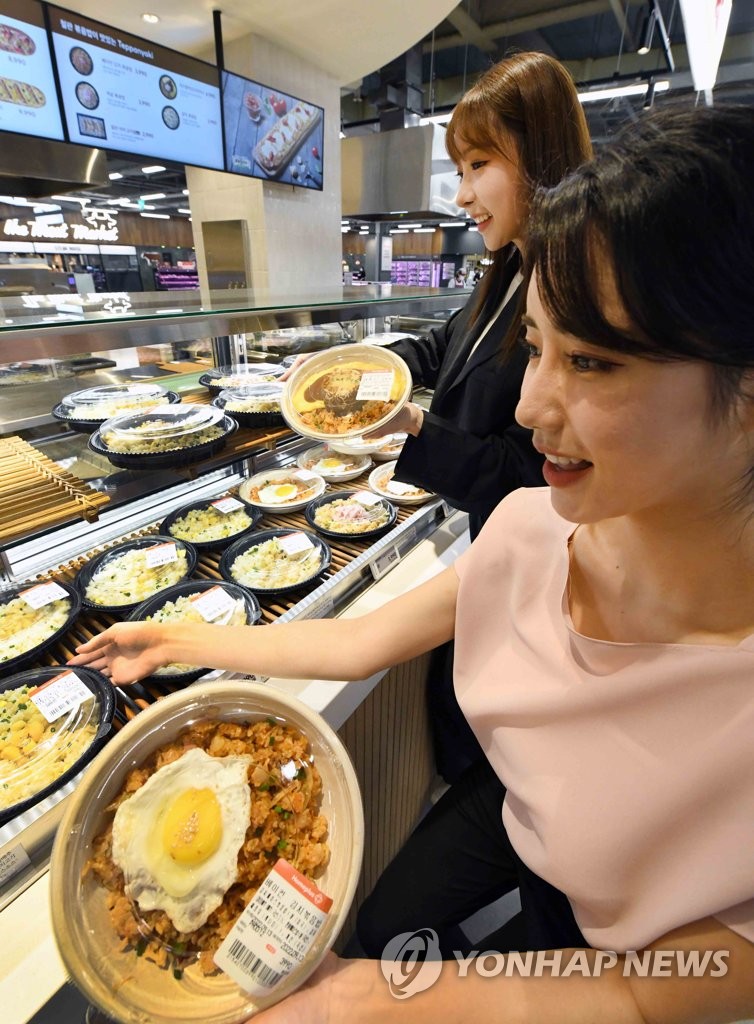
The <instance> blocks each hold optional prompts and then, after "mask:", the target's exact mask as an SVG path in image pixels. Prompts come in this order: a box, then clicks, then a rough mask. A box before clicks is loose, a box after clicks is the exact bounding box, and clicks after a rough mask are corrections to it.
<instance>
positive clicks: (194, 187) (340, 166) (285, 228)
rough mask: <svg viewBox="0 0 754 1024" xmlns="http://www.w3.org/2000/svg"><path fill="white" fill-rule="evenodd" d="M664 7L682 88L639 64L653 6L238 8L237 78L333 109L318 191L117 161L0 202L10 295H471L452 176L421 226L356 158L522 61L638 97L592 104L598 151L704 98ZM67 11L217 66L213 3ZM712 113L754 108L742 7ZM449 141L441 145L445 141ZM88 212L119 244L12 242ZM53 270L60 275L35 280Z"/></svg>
mask: <svg viewBox="0 0 754 1024" xmlns="http://www.w3.org/2000/svg"><path fill="white" fill-rule="evenodd" d="M656 2H657V7H658V8H659V11H660V13H661V14H662V16H663V21H664V24H665V26H666V28H667V33H668V36H669V41H670V50H671V53H672V59H673V62H674V70H673V71H670V70H669V68H668V64H667V59H666V55H665V52H664V49H663V45H662V39H661V33H660V32H659V31H658V30H655V31H654V33H653V37H652V39H651V40H650V41H649V49H648V51H647V52H645V53H640V52H638V51H639V50H640V49H641V48H642V43H643V42H644V43H646V42H647V40H646V39H645V38H644V37H645V35H646V24H647V16H648V13H649V7H650V5H649V4H648V3H647V2H642V0H586V2H584V0H582V2H576V3H554V2H553V0H549V2H548V0H509V2H506V3H502V2H500V0H464V2H463V3H461V4H453V3H449V2H442V0H423V2H419V3H413V4H411V5H409V7H408V9H407V7H406V5H401V4H398V3H383V4H381V5H379V9H378V10H374V11H372V12H369V11H367V12H365V11H364V10H361V9H360V10H358V11H356V10H355V9H353V5H348V4H344V3H342V2H340V0H326V2H323V3H320V4H318V5H317V7H316V9H313V10H310V11H309V12H308V13H307V15H306V17H305V18H304V17H303V16H302V13H301V8H300V5H299V4H297V3H295V2H287V3H278V4H276V5H265V9H264V11H255V10H253V9H251V7H250V5H247V4H244V3H242V2H237V3H228V4H226V5H224V6H223V11H222V29H223V37H224V48H225V66H226V67H227V68H228V69H229V70H232V71H235V72H237V73H239V74H242V75H246V76H248V77H253V78H255V79H256V80H258V81H263V82H265V83H266V84H269V86H270V88H271V89H276V88H277V89H280V90H283V91H285V92H287V93H289V94H293V95H300V96H304V97H306V98H307V99H310V100H311V101H313V102H315V103H317V104H320V105H321V106H323V107H324V109H325V125H326V138H325V147H324V148H325V154H326V159H325V161H324V168H325V174H324V184H323V189H322V191H321V192H316V191H310V190H307V189H302V188H295V187H292V186H287V185H279V184H276V183H267V182H261V181H258V180H255V179H245V178H242V177H240V176H238V175H229V174H223V173H221V172H218V171H207V170H201V169H198V168H194V167H184V166H182V165H166V164H165V162H164V161H161V162H160V163H159V164H157V163H156V162H154V163H152V162H150V161H148V160H145V159H140V158H137V157H130V156H128V157H126V156H124V157H122V158H119V157H118V156H117V155H113V154H108V157H107V165H108V174H109V181H108V183H107V184H106V185H103V186H101V187H97V188H90V189H87V190H84V191H80V192H75V193H68V194H60V195H53V196H51V197H45V198H43V199H26V198H25V197H23V196H16V195H13V196H10V195H3V196H0V293H4V294H20V293H22V292H24V291H26V292H29V291H31V292H45V291H79V292H91V291H97V292H137V291H166V290H170V291H173V290H176V291H182V290H186V289H197V288H199V287H200V286H203V287H207V288H209V287H210V286H214V287H218V286H220V287H223V286H224V287H238V286H240V285H246V286H247V287H250V288H251V289H252V290H253V291H254V292H255V294H257V295H260V294H264V293H267V294H270V293H274V294H277V295H284V294H290V293H292V292H296V291H299V292H300V291H302V290H307V291H312V290H315V289H317V288H330V287H333V286H336V285H338V284H340V282H341V281H345V282H346V283H351V282H354V283H358V282H359V281H360V280H367V281H379V280H382V281H388V280H392V281H393V282H395V283H400V284H416V285H422V286H424V285H426V286H439V287H447V285H448V283H449V282H450V281H451V280H452V278H453V275H454V272H455V270H457V269H458V268H463V269H464V270H466V271H467V279H468V280H469V281H471V279H472V278H473V277H474V276H475V272H476V273H478V272H483V270H484V266H485V253H484V250H483V245H482V242H481V239H480V238H479V236H478V233H477V232H476V230H475V227H474V225H473V224H472V223H470V222H467V221H466V220H465V218H464V217H463V214H462V212H461V211H458V210H457V209H456V208H455V207H454V205H453V204H452V202H450V201H449V197H451V196H452V171H453V169H452V167H451V166H450V164H449V162H447V161H446V162H445V166H442V167H441V171H442V172H443V175H444V177H445V179H446V184H445V186H444V191H443V196H442V197H441V198H440V201H439V202H438V201H437V200H438V196H434V201H433V200H432V198H430V201H429V202H427V203H426V205H427V206H429V207H431V208H428V209H419V208H418V200H417V206H415V208H412V209H407V210H402V211H399V210H398V209H397V208H396V207H391V209H374V208H373V207H374V205H375V204H374V202H372V203H371V206H370V203H369V202H367V201H366V200H365V197H364V196H363V195H361V194H360V193H359V190H358V188H356V189H355V188H354V185H355V182H354V176H355V174H358V171H354V166H355V165H354V163H353V158H352V157H350V158H349V157H348V154H349V152H351V153H353V152H354V151H355V150H358V157H357V159H359V160H363V159H368V158H369V153H370V152H372V150H369V149H363V150H362V149H360V148H359V146H360V143H358V142H354V140H358V139H360V138H361V140H362V142H363V139H364V137H365V136H366V137H368V136H374V135H375V134H383V133H385V132H393V133H394V132H396V131H405V130H410V129H416V128H418V127H419V126H422V125H432V124H433V123H437V122H442V121H443V120H444V119H447V116H448V114H449V112H450V110H451V109H452V107H453V105H454V104H455V103H456V102H457V100H458V99H459V97H460V96H461V95H462V94H463V92H464V91H465V89H466V88H468V86H469V85H471V84H472V83H473V81H474V80H475V78H476V77H477V76H478V75H479V73H481V72H482V71H483V70H484V69H485V68H486V67H488V66H489V65H490V64H491V63H493V62H494V61H496V60H498V59H499V58H500V57H502V56H504V55H505V53H506V52H509V51H510V50H511V49H536V50H542V51H544V52H546V53H549V54H551V55H552V56H554V57H556V58H558V59H559V60H561V61H563V62H564V63H565V65H566V66H567V67H568V69H569V70H570V72H571V73H572V75H573V77H574V79H575V80H576V81H577V83H579V87H580V91H582V92H588V93H592V94H594V93H599V91H600V90H604V88H605V87H606V86H613V87H623V88H625V87H626V86H629V87H630V86H634V88H635V91H636V94H635V95H630V96H629V95H623V96H612V97H606V98H600V99H594V98H593V97H590V98H589V99H588V100H587V101H586V102H585V110H586V113H587V117H588V121H589V126H590V130H591V133H592V137H593V139H594V141H595V144H597V145H599V144H600V142H602V141H604V140H605V139H606V138H608V137H609V136H610V135H611V134H612V133H613V132H614V131H615V130H616V128H617V127H618V126H619V125H620V124H622V123H623V122H624V121H626V120H628V119H633V118H637V117H640V116H641V115H642V112H643V110H644V109H645V107H646V106H647V104H648V103H649V102H650V101H651V100H653V102H654V104H655V105H660V104H662V103H666V102H668V101H669V100H672V99H675V98H678V97H684V96H685V97H688V99H689V102H693V101H694V98H695V97H696V93H695V91H694V85H693V82H692V76H691V73H690V70H689V59H688V54H687V51H686V45H685V34H684V24H683V19H682V17H681V10H680V4H679V3H678V2H677V0H656ZM67 6H68V7H69V8H70V9H72V10H74V11H76V12H78V13H80V14H84V15H89V16H92V17H95V18H96V17H98V16H99V17H100V18H103V17H104V18H105V19H106V20H107V21H109V22H110V23H112V24H114V25H115V26H116V27H118V28H121V29H124V30H128V31H131V32H133V33H134V34H138V35H141V36H143V37H145V38H148V39H151V40H152V41H154V42H157V43H161V44H162V45H166V46H170V47H172V48H174V49H178V50H181V51H183V52H186V53H189V54H192V55H194V56H198V57H200V58H202V59H205V60H209V61H214V55H215V47H214V42H213V25H212V12H211V10H210V8H209V7H208V5H207V4H205V3H203V2H201V0H188V2H185V3H180V4H179V3H178V2H174V0H167V2H162V3H160V4H159V5H157V6H158V10H157V12H156V13H157V15H158V17H159V19H160V20H159V21H158V22H157V23H152V24H150V23H147V22H146V21H145V20H143V14H145V13H149V11H147V10H146V8H147V7H148V6H149V5H148V3H147V0H145V3H144V5H137V6H136V7H134V8H133V10H131V11H124V10H118V9H116V8H113V9H112V10H110V9H108V11H107V13H106V15H103V12H102V10H101V8H99V6H98V5H97V4H95V3H93V2H90V0H83V2H78V3H76V2H73V3H70V4H67ZM141 6H144V7H145V11H144V12H142V10H141ZM396 50H397V51H398V52H397V53H396ZM650 83H651V84H650ZM666 83H667V84H666ZM648 89H649V94H651V93H652V92H654V95H653V97H652V96H651V95H649V96H648ZM701 102H704V99H703V98H702V99H701ZM714 102H716V103H719V102H735V103H745V104H752V103H754V5H752V4H751V3H746V2H742V0H734V3H733V8H732V14H731V19H730V24H729V27H728V35H727V39H726V42H725V46H724V49H723V53H722V58H721V63H720V68H719V72H718V76H717V82H716V85H715V89H714ZM443 130H444V129H442V127H440V128H438V129H437V132H438V133H439V138H440V139H441V137H442V132H443ZM410 134H411V133H410V132H409V134H408V135H407V138H408V137H410ZM414 134H415V133H414ZM364 154H366V156H364ZM1 160H2V158H1V157H0V162H1ZM435 163H436V164H437V165H438V166H439V165H440V163H441V161H437V160H436V161H435ZM155 166H156V167H159V168H160V169H157V170H155V169H151V168H154V167H155ZM145 168H147V170H145ZM391 170H392V171H393V174H394V176H395V177H396V178H400V177H401V175H403V174H404V173H405V172H404V171H403V170H402V169H401V167H400V161H397V162H396V163H394V165H393V167H392V168H390V167H387V168H385V169H384V170H383V171H382V173H384V174H386V175H390V172H391ZM0 171H1V168H0ZM448 180H449V181H450V184H448ZM1 189H2V184H1V183H0V190H1ZM93 209H96V210H102V211H104V212H105V213H107V214H110V215H111V216H113V217H114V219H115V220H116V221H117V225H118V235H119V237H118V242H117V244H109V245H108V244H103V245H97V244H91V245H81V244H79V245H76V244H75V243H70V242H68V243H60V242H56V241H55V240H54V239H50V240H49V241H48V242H47V243H46V244H44V241H45V240H44V237H43V236H42V235H39V234H38V235H37V237H38V241H37V243H36V246H34V245H33V244H32V243H30V242H22V241H20V240H18V239H16V238H14V237H13V235H12V234H9V233H8V231H7V230H6V225H7V223H8V222H9V221H11V222H13V221H14V220H17V221H20V222H22V223H27V222H32V221H34V222H36V223H37V225H38V227H37V232H40V231H42V230H43V229H42V225H43V224H45V223H47V224H49V225H50V226H51V227H52V226H54V225H56V224H59V223H60V222H61V221H65V222H66V223H68V224H70V225H73V224H75V223H80V222H81V215H82V212H83V211H86V212H89V211H91V210H93ZM459 214H460V216H459ZM231 217H232V218H233V219H234V220H239V219H240V221H241V222H242V223H243V228H244V235H245V238H246V239H247V244H246V265H245V268H244V271H245V273H244V275H242V278H239V277H238V276H236V277H235V278H234V277H233V275H232V274H230V273H226V274H225V275H224V276H223V268H222V266H221V267H220V268H219V270H220V274H219V276H218V274H217V273H215V274H214V276H213V267H212V253H211V252H209V253H208V251H207V247H206V245H205V237H204V232H203V230H202V225H204V224H207V223H209V222H212V223H218V222H223V221H224V220H225V219H228V218H231ZM34 248H36V252H34V251H33V250H34ZM43 249H46V250H48V251H41V250H43ZM208 259H209V264H208ZM44 266H46V267H47V268H49V270H51V271H54V273H53V274H49V275H48V274H41V275H40V274H36V275H34V274H32V273H31V270H32V268H36V269H37V270H40V269H41V268H42V267H44ZM214 269H215V271H217V269H218V268H217V267H215V268H214Z"/></svg>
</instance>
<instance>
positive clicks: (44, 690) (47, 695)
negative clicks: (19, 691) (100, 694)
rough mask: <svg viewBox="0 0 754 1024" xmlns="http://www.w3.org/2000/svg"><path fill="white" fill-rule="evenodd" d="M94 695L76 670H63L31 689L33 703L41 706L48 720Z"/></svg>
mask: <svg viewBox="0 0 754 1024" xmlns="http://www.w3.org/2000/svg"><path fill="white" fill-rule="evenodd" d="M92 697H93V694H92V691H91V690H90V689H89V687H88V686H85V685H84V684H83V683H82V682H81V680H80V679H79V677H78V676H77V675H76V673H75V672H63V673H61V674H60V675H59V676H55V678H54V679H48V680H47V682H46V683H42V685H41V686H37V687H36V688H35V689H33V690H30V691H29V698H30V700H31V702H32V704H35V705H36V706H37V707H38V708H39V710H40V711H41V713H42V715H43V716H44V717H45V718H46V719H47V721H48V722H54V721H55V720H56V719H58V718H61V717H62V716H63V715H65V714H66V713H67V712H68V711H72V710H73V709H74V708H77V707H78V706H79V705H80V704H83V703H84V701H85V700H91V699H92Z"/></svg>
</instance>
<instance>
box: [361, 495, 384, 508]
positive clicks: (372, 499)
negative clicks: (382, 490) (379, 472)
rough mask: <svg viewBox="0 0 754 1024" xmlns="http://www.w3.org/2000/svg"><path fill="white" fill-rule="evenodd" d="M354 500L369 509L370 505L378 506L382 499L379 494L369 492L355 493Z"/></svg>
mask: <svg viewBox="0 0 754 1024" xmlns="http://www.w3.org/2000/svg"><path fill="white" fill-rule="evenodd" d="M354 499H355V500H356V501H358V503H359V504H360V505H364V506H365V507H366V508H370V507H371V506H372V505H379V503H380V502H381V501H382V498H381V497H380V496H379V494H372V492H371V491H356V493H355V494H354Z"/></svg>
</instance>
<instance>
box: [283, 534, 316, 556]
mask: <svg viewBox="0 0 754 1024" xmlns="http://www.w3.org/2000/svg"><path fill="white" fill-rule="evenodd" d="M278 544H279V545H280V547H281V548H282V549H283V551H285V553H286V555H302V554H303V553H304V552H305V551H311V549H312V548H313V547H314V545H313V544H312V542H311V541H310V540H309V538H308V537H307V536H306V534H305V533H289V534H288V535H287V536H286V537H278Z"/></svg>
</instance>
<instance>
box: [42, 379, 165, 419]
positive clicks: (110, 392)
mask: <svg viewBox="0 0 754 1024" xmlns="http://www.w3.org/2000/svg"><path fill="white" fill-rule="evenodd" d="M167 396H168V392H167V391H166V389H165V388H162V387H160V385H159V384H105V385H103V386H102V387H96V388H86V389H85V390H84V391H74V392H73V394H71V395H66V397H65V398H63V399H62V400H61V402H60V406H59V413H60V415H61V416H65V417H66V418H68V419H72V420H88V421H89V422H91V423H99V422H103V421H104V420H109V419H112V417H114V416H116V415H118V414H119V413H122V412H126V411H129V410H134V409H138V410H143V409H144V408H149V407H151V406H154V405H160V404H164V403H165V402H167V400H168V398H167Z"/></svg>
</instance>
